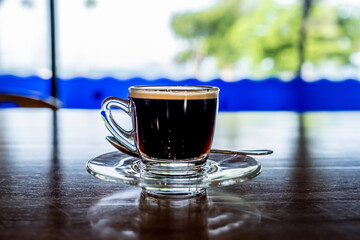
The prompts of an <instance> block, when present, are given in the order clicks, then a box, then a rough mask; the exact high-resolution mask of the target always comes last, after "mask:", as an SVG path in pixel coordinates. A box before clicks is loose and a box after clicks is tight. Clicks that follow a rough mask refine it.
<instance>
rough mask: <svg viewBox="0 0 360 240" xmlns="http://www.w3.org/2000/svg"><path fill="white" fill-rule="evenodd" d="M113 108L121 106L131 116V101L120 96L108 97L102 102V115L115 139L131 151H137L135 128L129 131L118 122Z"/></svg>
mask: <svg viewBox="0 0 360 240" xmlns="http://www.w3.org/2000/svg"><path fill="white" fill-rule="evenodd" d="M112 108H119V109H121V110H123V111H124V112H126V113H127V114H128V115H129V116H131V111H130V101H129V100H125V99H122V98H118V97H108V98H105V100H104V101H103V102H102V104H101V116H102V119H103V120H104V123H105V126H106V128H107V129H108V130H109V131H110V133H111V134H112V135H113V136H114V137H115V139H116V140H117V141H118V142H119V143H120V144H121V145H122V146H124V147H125V148H126V149H128V150H129V151H130V152H133V153H137V149H136V146H135V143H134V137H133V133H134V130H133V129H132V130H130V131H127V130H125V129H123V128H122V127H120V126H119V124H117V123H116V122H115V120H114V118H113V116H112V114H111V109H112Z"/></svg>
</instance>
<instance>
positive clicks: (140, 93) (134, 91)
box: [129, 86, 219, 100]
mask: <svg viewBox="0 0 360 240" xmlns="http://www.w3.org/2000/svg"><path fill="white" fill-rule="evenodd" d="M218 94H219V91H218V88H210V87H194V86H170V87H166V88H165V87H161V86H138V87H131V88H130V89H129V96H130V98H145V99H169V100H170V99H177V100H181V99H209V98H217V97H218Z"/></svg>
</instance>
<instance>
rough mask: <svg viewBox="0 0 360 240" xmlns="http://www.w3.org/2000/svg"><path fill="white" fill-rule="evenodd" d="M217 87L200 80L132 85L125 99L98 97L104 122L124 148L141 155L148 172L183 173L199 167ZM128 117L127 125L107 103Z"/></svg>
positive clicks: (214, 110) (209, 135)
mask: <svg viewBox="0 0 360 240" xmlns="http://www.w3.org/2000/svg"><path fill="white" fill-rule="evenodd" d="M218 94H219V89H218V88H216V87H204V86H135V87H131V88H129V99H128V100H124V99H121V98H117V97H109V98H106V99H105V100H104V102H103V103H102V108H101V114H102V117H103V119H104V121H105V124H106V127H107V128H108V130H109V131H110V132H111V133H112V135H113V136H114V137H115V138H116V140H117V141H118V142H119V143H120V144H122V145H123V146H124V147H126V148H127V149H128V150H130V151H133V152H136V153H138V154H139V155H140V157H141V159H142V162H143V163H144V169H143V170H145V171H146V172H150V173H154V174H160V175H169V176H183V175H191V174H195V173H198V172H199V169H200V168H201V166H202V165H203V164H204V163H205V162H206V160H207V157H208V154H209V152H210V149H211V143H212V139H213V135H214V128H215V118H216V114H217V107H218ZM112 108H120V109H122V110H124V111H125V112H126V113H128V114H129V115H130V116H131V118H132V123H133V130H131V131H126V130H124V129H123V128H122V127H121V126H120V125H119V124H117V123H116V121H115V120H114V118H113V116H112V114H111V109H112Z"/></svg>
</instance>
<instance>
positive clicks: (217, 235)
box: [88, 190, 261, 239]
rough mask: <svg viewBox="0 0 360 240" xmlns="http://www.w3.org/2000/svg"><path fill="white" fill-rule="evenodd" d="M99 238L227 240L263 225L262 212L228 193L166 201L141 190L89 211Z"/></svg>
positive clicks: (107, 199) (100, 203)
mask: <svg viewBox="0 0 360 240" xmlns="http://www.w3.org/2000/svg"><path fill="white" fill-rule="evenodd" d="M88 219H89V221H90V223H91V227H92V229H93V232H94V234H95V235H96V236H98V237H102V238H108V239H194V238H195V239H223V238H231V237H233V235H234V234H238V233H239V231H241V229H242V228H246V229H249V228H250V227H251V226H254V225H257V224H259V223H260V220H261V214H260V211H259V210H258V209H257V208H256V207H255V206H254V205H252V204H250V203H248V202H246V201H245V200H244V199H242V198H240V197H238V196H235V195H232V194H229V193H226V192H217V193H209V194H207V193H204V194H202V195H198V196H196V197H192V198H166V197H158V196H154V195H150V194H148V193H146V192H144V191H140V190H128V191H124V192H118V193H115V194H112V195H110V196H107V197H104V198H103V199H101V200H100V201H98V202H97V203H96V204H95V205H93V206H92V207H91V208H90V209H89V211H88Z"/></svg>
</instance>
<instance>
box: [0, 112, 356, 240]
mask: <svg viewBox="0 0 360 240" xmlns="http://www.w3.org/2000/svg"><path fill="white" fill-rule="evenodd" d="M120 117H121V118H125V117H124V116H123V115H121V116H120ZM125 120H126V119H124V121H125ZM359 123H360V113H359V112H335V113H330V112H324V113H306V114H303V115H299V114H296V113H291V112H263V113H256V112H254V113H220V114H219V116H218V122H217V128H216V134H215V140H214V144H213V146H214V147H216V148H226V149H256V148H269V149H273V150H274V151H275V153H274V154H273V155H271V156H262V157H257V158H256V159H257V160H258V161H260V162H261V163H262V165H263V172H262V173H261V174H260V175H259V176H258V177H256V178H255V179H252V180H250V181H248V182H243V183H239V184H236V185H233V186H227V187H221V188H213V189H209V190H208V194H207V195H205V196H199V197H196V198H193V199H173V200H169V199H162V198H154V197H152V196H148V195H146V194H144V193H141V190H140V189H138V188H137V187H131V186H123V185H118V184H114V183H109V182H104V181H101V180H99V179H97V178H94V177H93V176H91V175H90V174H88V173H87V171H86V170H85V163H86V161H87V160H88V159H90V158H92V157H95V156H97V155H100V154H103V153H105V152H111V151H114V150H115V149H114V148H113V147H112V146H110V145H109V144H108V143H107V142H106V141H105V139H104V137H105V136H107V135H108V132H107V130H106V129H105V127H104V126H103V123H102V120H101V118H100V115H99V111H93V110H70V109H61V110H59V111H57V113H56V115H55V114H53V112H52V111H51V110H48V109H7V110H0V164H1V168H0V239H359V237H360V200H359V199H360V190H359V185H360V127H359Z"/></svg>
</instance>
